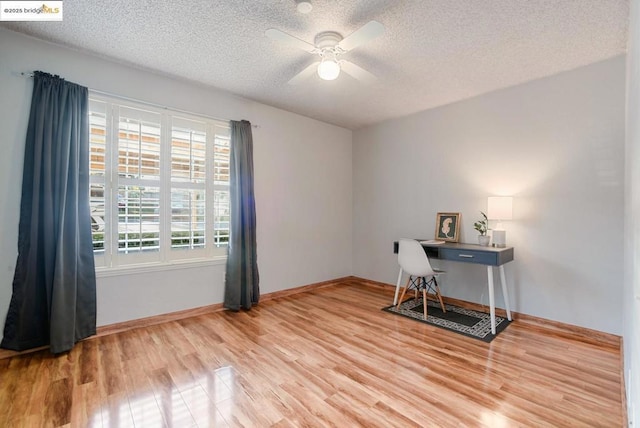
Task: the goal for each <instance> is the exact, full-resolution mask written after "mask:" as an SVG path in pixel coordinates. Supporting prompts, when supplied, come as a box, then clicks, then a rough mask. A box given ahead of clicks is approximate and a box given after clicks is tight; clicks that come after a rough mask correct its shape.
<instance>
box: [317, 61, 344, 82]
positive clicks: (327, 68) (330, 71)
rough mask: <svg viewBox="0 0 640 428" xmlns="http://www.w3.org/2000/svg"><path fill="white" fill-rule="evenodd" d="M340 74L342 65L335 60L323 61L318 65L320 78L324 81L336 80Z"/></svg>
mask: <svg viewBox="0 0 640 428" xmlns="http://www.w3.org/2000/svg"><path fill="white" fill-rule="evenodd" d="M339 74H340V64H338V62H337V61H335V60H333V59H323V60H322V62H321V63H320V65H318V76H320V78H321V79H323V80H335V79H337V78H338V75H339Z"/></svg>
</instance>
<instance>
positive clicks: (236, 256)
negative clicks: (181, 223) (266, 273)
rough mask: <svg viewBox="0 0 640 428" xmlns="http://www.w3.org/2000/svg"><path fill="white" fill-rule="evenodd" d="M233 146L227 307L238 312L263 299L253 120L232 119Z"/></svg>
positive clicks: (231, 154) (225, 292)
mask: <svg viewBox="0 0 640 428" xmlns="http://www.w3.org/2000/svg"><path fill="white" fill-rule="evenodd" d="M230 145H231V153H230V171H229V173H230V184H231V231H230V236H229V254H228V256H227V272H226V276H225V288H224V307H225V308H227V309H231V310H233V311H237V310H239V309H240V308H243V309H251V306H252V305H255V304H257V303H258V301H259V300H260V287H259V282H260V279H259V276H258V261H257V253H256V202H255V197H254V192H253V136H252V134H251V123H250V122H248V121H246V120H242V121H233V120H232V121H231V144H230Z"/></svg>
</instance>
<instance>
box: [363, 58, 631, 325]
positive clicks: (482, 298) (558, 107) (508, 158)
mask: <svg viewBox="0 0 640 428" xmlns="http://www.w3.org/2000/svg"><path fill="white" fill-rule="evenodd" d="M624 82H625V59H624V58H623V57H617V58H613V59H611V60H608V61H604V62H601V63H597V64H593V65H590V66H587V67H583V68H580V69H577V70H573V71H570V72H566V73H562V74H559V75H556V76H552V77H549V78H545V79H541V80H537V81H533V82H529V83H527V84H523V85H519V86H516V87H512V88H508V89H504V90H500V91H496V92H492V93H489V94H485V95H483V96H479V97H476V98H473V99H469V100H466V101H462V102H459V103H455V104H451V105H448V106H444V107H441V108H437V109H432V110H428V111H424V112H421V113H418V114H415V115H412V116H409V117H405V118H400V119H396V120H391V121H388V122H385V123H382V124H378V125H375V126H371V127H369V128H366V129H362V130H359V131H355V132H354V147H353V151H354V153H353V158H354V171H353V185H354V188H353V195H354V230H353V233H354V245H353V251H354V275H357V276H361V277H365V278H369V279H373V280H378V281H383V282H387V283H395V281H396V277H397V272H398V267H397V259H396V257H395V255H394V254H392V242H393V241H394V240H397V239H399V238H402V237H423V238H432V237H433V236H434V228H435V217H436V213H437V212H442V211H453V212H460V213H462V231H461V237H462V239H461V240H462V241H464V242H477V238H476V236H477V233H476V232H475V230H474V229H473V223H474V221H476V220H478V219H479V217H480V214H479V211H480V210H482V211H484V210H486V208H487V197H488V196H492V195H512V196H513V197H514V220H513V221H510V222H505V223H504V226H505V229H506V230H507V241H508V243H509V244H510V245H513V246H514V247H515V261H514V262H513V263H510V264H508V265H507V266H506V273H507V280H508V282H509V285H510V290H511V308H513V309H515V310H516V311H518V312H521V313H525V314H531V315H535V316H538V317H542V318H547V319H551V320H557V321H561V322H565V323H569V324H574V325H579V326H583V327H588V328H593V329H596V330H601V331H605V332H610V333H615V334H620V333H621V329H622V318H621V310H620V309H621V307H622V265H623V263H622V258H623V224H622V218H623V181H624V161H623V155H624V153H623V152H624V99H625V96H624V90H625V83H624ZM492 226H493V224H492ZM440 265H442V266H443V267H445V268H446V269H447V270H448V273H447V275H446V276H445V277H444V278H443V281H442V282H443V293H444V294H445V295H448V296H451V297H455V298H460V299H464V300H467V301H472V302H481V303H483V304H488V295H487V291H486V283H487V280H486V273H485V269H484V268H482V267H479V266H475V265H470V264H462V263H453V262H448V263H442V262H440ZM496 303H497V305H498V306H501V307H504V304H503V300H502V293H500V292H497V298H496Z"/></svg>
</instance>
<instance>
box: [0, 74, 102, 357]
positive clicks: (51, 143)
mask: <svg viewBox="0 0 640 428" xmlns="http://www.w3.org/2000/svg"><path fill="white" fill-rule="evenodd" d="M88 103H89V100H88V90H87V88H85V87H82V86H79V85H76V84H74V83H71V82H66V81H65V80H64V79H61V78H59V77H58V76H52V75H50V74H47V73H43V72H39V71H37V72H35V73H34V82H33V95H32V98H31V113H30V116H29V126H28V129H27V139H26V144H25V154H24V171H23V176H22V200H21V203H20V226H19V231H18V260H17V262H16V269H15V273H14V278H13V294H12V296H11V303H10V305H9V311H8V313H7V318H6V322H5V327H4V336H3V339H2V343H1V344H0V346H1V347H2V348H6V349H13V350H16V351H21V350H24V349H30V348H34V347H38V346H43V345H49V346H50V349H51V352H53V353H60V352H64V351H68V350H70V349H71V348H72V347H73V345H74V344H75V343H76V342H77V341H79V340H81V339H84V338H85V337H88V336H91V335H93V334H95V332H96V275H95V264H94V260H93V244H92V239H91V220H90V219H91V217H90V216H91V213H90V208H89V126H88Z"/></svg>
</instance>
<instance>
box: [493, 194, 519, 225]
mask: <svg viewBox="0 0 640 428" xmlns="http://www.w3.org/2000/svg"><path fill="white" fill-rule="evenodd" d="M487 217H488V218H489V219H490V220H511V219H512V218H513V198H512V197H511V196H489V200H488V202H487Z"/></svg>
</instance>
